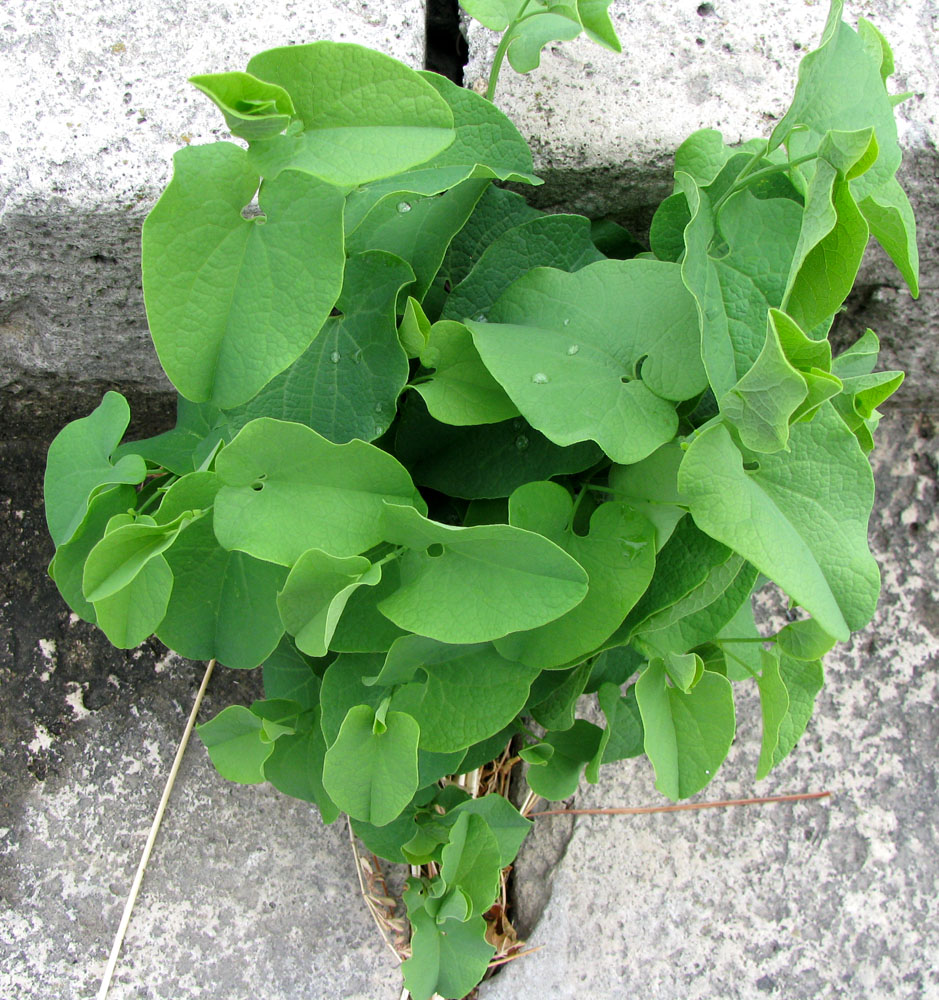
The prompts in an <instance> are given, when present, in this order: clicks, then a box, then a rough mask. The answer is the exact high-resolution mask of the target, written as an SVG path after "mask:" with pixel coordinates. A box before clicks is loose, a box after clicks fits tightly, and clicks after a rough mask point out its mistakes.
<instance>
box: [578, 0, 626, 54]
mask: <svg viewBox="0 0 939 1000" xmlns="http://www.w3.org/2000/svg"><path fill="white" fill-rule="evenodd" d="M612 2H613V0H577V14H578V16H579V17H580V23H581V24H582V25H583V27H584V33H585V34H586V35H587V37H588V38H589V39H590V40H591V41H592V42H596V43H597V44H598V45H602V46H603V47H604V48H607V49H610V50H612V51H613V52H622V51H623V48H622V46H621V45H620V40H619V38H617V36H616V29H615V28H614V27H613V21H612V19H611V18H610V13H609V8H610V4H611V3H612Z"/></svg>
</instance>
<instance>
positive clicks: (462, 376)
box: [414, 320, 518, 425]
mask: <svg viewBox="0 0 939 1000" xmlns="http://www.w3.org/2000/svg"><path fill="white" fill-rule="evenodd" d="M420 359H421V364H422V365H423V366H424V367H425V368H432V369H434V374H433V377H432V378H431V379H430V381H428V382H425V383H423V384H418V385H415V386H414V388H415V389H416V390H417V392H419V393H420V394H421V396H422V397H423V399H424V402H425V403H426V404H427V409H428V411H429V412H430V414H431V416H432V417H434V419H436V420H439V421H441V422H442V423H445V424H456V425H467V424H493V423H498V422H499V421H500V420H508V419H509V418H510V417H515V416H518V410H517V409H516V408H515V404H514V403H513V402H512V400H511V399H509V397H508V396H507V395H506V394H505V390H504V389H503V388H502V386H500V385H499V383H498V382H496V380H495V379H494V378H493V377H492V376H491V375H490V374H489V372H488V370H487V369H486V367H485V365H484V364H483V363H482V361H481V360H480V357H479V354H478V353H477V351H476V348H475V347H474V346H473V338H472V336H471V335H470V332H469V330H468V329H467V328H466V327H465V326H464V325H463V324H462V323H454V322H452V321H448V320H443V321H441V322H439V323H435V324H434V325H433V326H432V327H431V329H430V333H429V336H428V338H427V342H426V344H425V345H424V346H423V348H422V349H421V352H420Z"/></svg>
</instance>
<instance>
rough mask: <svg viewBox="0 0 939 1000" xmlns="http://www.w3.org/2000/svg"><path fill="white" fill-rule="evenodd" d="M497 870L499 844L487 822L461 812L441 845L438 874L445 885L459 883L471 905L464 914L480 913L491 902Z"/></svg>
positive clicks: (481, 818)
mask: <svg viewBox="0 0 939 1000" xmlns="http://www.w3.org/2000/svg"><path fill="white" fill-rule="evenodd" d="M501 870H502V866H501V852H500V850H499V844H498V842H497V841H496V838H495V836H494V835H493V833H492V831H491V830H490V829H489V824H488V823H487V822H486V820H485V819H484V818H483V817H482V816H480V815H478V814H475V813H469V812H463V813H461V814H460V815H459V816H458V817H457V820H456V822H455V823H454V824H453V826H452V827H451V829H450V840H449V842H448V843H447V845H446V847H444V849H443V852H442V855H441V865H440V876H441V878H442V879H443V881H444V883H445V884H446V885H447V886H450V887H453V886H459V888H460V889H462V890H463V892H464V893H465V894H466V896H467V899H468V901H469V902H470V904H471V907H472V908H471V911H470V913H468V914H466V917H470V916H481V915H482V914H483V913H485V912H486V910H488V909H489V907H490V906H492V901H493V900H494V899H495V897H496V893H497V891H498V888H499V874H500V872H501ZM464 919H465V917H464Z"/></svg>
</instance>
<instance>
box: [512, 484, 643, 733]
mask: <svg viewBox="0 0 939 1000" xmlns="http://www.w3.org/2000/svg"><path fill="white" fill-rule="evenodd" d="M573 510H574V505H573V501H572V499H571V497H570V494H569V493H568V492H567V490H565V489H564V488H563V487H562V486H560V485H558V484H557V483H545V482H541V483H529V484H528V485H527V486H522V487H520V488H519V489H517V490H516V491H515V492H514V493H513V494H512V496H511V497H510V498H509V519H510V522H511V523H512V524H514V525H515V526H516V527H519V528H524V529H526V530H527V531H534V532H538V533H539V534H541V535H544V536H545V537H546V538H550V539H551V541H553V542H554V543H555V544H557V545H559V546H560V547H561V548H562V549H564V550H565V551H566V552H568V553H570V555H571V556H573V558H574V559H576V560H577V562H578V563H579V564H580V565H581V566H583V568H584V569H585V570H586V571H587V577H588V590H587V596H586V597H585V598H584V599H583V601H581V603H580V604H578V605H577V606H576V607H575V608H573V609H572V610H570V611H568V612H567V614H566V615H563V616H562V617H561V618H558V619H556V620H555V621H553V622H550V623H549V624H547V625H543V626H542V627H541V628H538V629H533V630H529V631H526V632H518V633H515V634H513V635H509V636H506V637H505V638H504V639H499V640H498V641H497V642H496V647H497V648H498V649H499V651H500V652H501V653H502V654H503V655H505V656H508V657H510V658H511V659H514V660H519V661H521V662H522V663H527V664H529V665H530V666H537V667H540V668H541V669H543V670H548V669H550V668H551V667H555V666H560V665H562V664H566V663H574V662H576V661H577V659H578V658H579V657H581V656H584V655H586V654H587V653H589V652H591V651H592V650H593V649H595V648H596V647H597V646H599V645H600V644H601V643H602V642H603V641H604V640H605V639H607V638H609V636H610V635H612V634H613V632H614V631H615V630H616V628H617V626H618V625H619V624H620V623H621V622H622V621H623V619H624V618H625V617H626V615H627V614H628V613H629V611H630V610H631V609H632V607H633V605H634V604H635V603H636V601H638V600H639V598H640V597H641V596H642V594H643V592H644V591H645V590H646V588H647V587H648V585H649V581H650V580H651V579H652V573H653V570H654V569H655V529H654V527H653V526H652V524H651V522H649V521H648V520H647V519H646V518H645V517H643V516H642V515H641V514H638V513H637V512H636V511H634V510H633V509H632V508H631V507H629V506H627V505H626V504H624V503H617V502H615V501H614V502H610V503H605V504H602V505H601V506H600V507H598V508H597V509H596V510H595V511H594V513H593V516H592V517H591V519H590V533H589V535H587V536H583V535H579V534H577V533H575V531H574V530H573V525H572V519H573ZM539 721H540V720H539ZM542 724H546V723H542Z"/></svg>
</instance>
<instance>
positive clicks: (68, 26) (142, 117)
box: [0, 0, 424, 418]
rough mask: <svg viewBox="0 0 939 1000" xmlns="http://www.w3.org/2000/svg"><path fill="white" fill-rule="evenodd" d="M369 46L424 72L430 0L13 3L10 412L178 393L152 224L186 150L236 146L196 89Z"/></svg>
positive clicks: (9, 30) (6, 18)
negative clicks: (145, 259)
mask: <svg viewBox="0 0 939 1000" xmlns="http://www.w3.org/2000/svg"><path fill="white" fill-rule="evenodd" d="M318 39H331V40H333V41H354V42H359V43H361V44H363V45H369V46H372V47H374V48H377V49H380V50H381V51H383V52H385V53H387V54H389V55H392V56H395V57H396V58H398V59H401V60H403V61H404V62H406V63H408V64H409V65H410V66H413V67H415V68H420V67H421V66H422V65H423V56H424V9H423V3H421V0H391V2H378V0H331V2H330V3H328V4H309V3H302V2H299V0H287V2H284V3H278V4H273V5H267V6H261V7H259V6H258V5H257V4H254V3H249V2H247V0H224V2H222V0H197V2H189V0H160V2H157V0H142V2H139V3H132V4H130V3H122V4H116V5H115V4H110V3H106V2H104V0H70V2H69V3H67V4H62V3H58V2H56V0H9V2H5V3H3V4H2V5H0V59H2V63H3V67H4V70H3V74H2V78H0V102H2V104H3V106H4V107H5V108H7V109H8V111H9V113H7V114H5V115H4V116H3V121H2V123H0V389H2V390H3V394H4V398H3V404H2V408H0V413H3V414H4V415H5V416H6V415H10V416H14V417H15V416H16V415H17V414H23V415H29V416H32V417H34V418H35V417H36V416H37V415H38V414H41V412H42V411H43V410H44V409H46V410H47V409H49V408H50V407H53V406H54V405H55V402H56V401H58V402H59V405H61V401H60V400H57V399H56V397H58V396H61V389H62V387H63V385H67V386H68V390H69V392H70V393H71V394H72V395H76V394H80V395H81V396H82V397H83V398H82V400H81V401H80V402H79V403H78V404H77V405H78V406H79V407H81V406H84V408H85V409H87V408H88V404H89V403H90V404H91V405H94V402H95V401H96V400H97V399H98V398H100V395H101V393H102V391H103V390H104V389H106V388H109V387H112V386H113V387H118V386H119V385H123V386H125V387H126V388H127V389H128V390H130V391H131V392H134V391H135V390H136V391H137V392H138V393H143V394H152V393H154V392H158V391H159V392H164V393H165V392H167V391H169V389H170V387H169V383H168V382H167V381H166V380H165V378H164V377H163V375H162V372H161V371H160V367H159V364H158V363H157V359H156V355H155V354H154V352H153V350H152V346H151V344H150V339H149V335H148V333H147V326H146V320H145V316H144V310H143V301H142V297H141V291H140V249H139V242H140V226H141V223H142V220H143V217H144V215H145V214H146V213H147V211H148V210H149V209H150V207H151V205H152V204H153V202H154V201H155V200H156V198H157V196H158V195H159V193H160V191H161V190H162V188H163V187H164V185H165V184H166V182H167V181H168V180H169V177H170V175H171V171H172V162H171V158H172V155H173V153H174V152H175V151H176V150H177V149H178V148H179V147H180V146H181V145H183V144H185V143H205V142H211V141H213V140H215V139H217V138H221V137H226V135H227V133H226V131H225V128H224V122H223V121H222V119H221V116H220V115H219V113H218V111H217V109H216V108H215V107H214V106H213V105H212V104H211V103H210V102H209V101H208V99H207V98H205V97H204V96H203V95H201V94H199V93H198V92H197V91H196V90H195V88H193V87H191V86H190V85H189V84H187V83H186V79H187V78H188V77H189V76H191V75H193V74H194V73H204V72H217V71H222V70H230V69H243V68H244V66H245V64H246V63H247V61H248V59H249V58H250V57H251V56H252V55H253V54H254V53H256V52H259V51H261V50H262V49H265V48H271V47H272V46H275V45H287V44H291V43H302V42H310V41H316V40H318Z"/></svg>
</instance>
